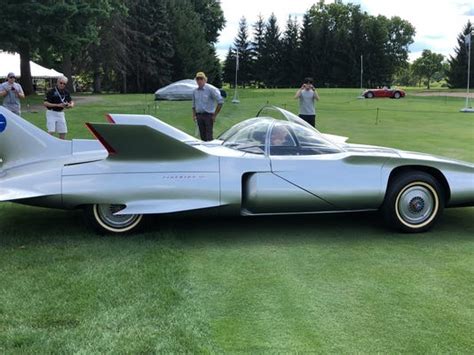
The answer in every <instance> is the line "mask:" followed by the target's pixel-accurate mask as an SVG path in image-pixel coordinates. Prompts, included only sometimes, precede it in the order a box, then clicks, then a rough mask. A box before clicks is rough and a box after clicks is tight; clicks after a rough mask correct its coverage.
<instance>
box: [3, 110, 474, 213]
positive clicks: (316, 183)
mask: <svg viewBox="0 0 474 355" xmlns="http://www.w3.org/2000/svg"><path fill="white" fill-rule="evenodd" d="M0 115H1V116H0V119H1V117H3V118H4V119H6V127H5V129H4V130H3V132H0V158H1V159H2V160H1V165H0V201H13V202H20V203H27V204H31V205H40V206H47V207H55V208H64V209H73V208H78V207H81V206H84V205H89V204H102V203H103V204H123V205H125V206H126V208H125V209H123V210H121V211H120V212H118V214H155V213H174V212H181V211H191V210H198V209H208V208H216V207H218V208H222V210H223V211H225V212H226V213H233V214H241V215H259V214H279V213H287V214H293V213H324V212H342V211H359V210H376V209H378V208H380V206H381V205H382V203H383V201H384V197H385V193H386V190H387V186H388V184H389V179H390V176H391V174H393V172H394V171H395V170H396V169H399V168H404V167H416V168H417V169H432V170H430V171H436V172H439V174H441V176H443V177H444V179H445V180H446V182H447V185H448V189H449V199H448V200H447V202H446V204H447V207H450V206H459V205H473V204H474V165H473V164H470V163H466V162H461V161H456V160H452V159H447V158H442V157H436V156H432V155H427V154H421V153H413V152H404V151H399V150H395V149H390V148H383V147H373V146H365V145H355V144H345V143H344V142H345V138H344V137H338V138H337V139H336V140H337V141H338V142H337V143H335V144H332V143H330V142H329V143H327V145H325V144H326V143H325V142H326V140H325V139H326V138H324V137H323V136H322V135H319V132H317V133H318V136H316V138H317V139H320V141H319V140H318V143H317V144H316V143H311V144H313V145H312V146H311V145H310V146H309V147H310V148H311V149H313V150H314V152H317V153H314V154H313V153H312V154H307V151H304V152H303V151H302V155H299V154H300V153H299V152H298V151H296V153H295V150H294V149H293V150H292V151H291V153H290V154H288V155H286V154H280V153H279V154H277V155H273V154H272V147H271V143H270V131H271V129H272V127H274V126H275V125H277V124H279V123H277V122H278V120H274V119H270V118H265V119H263V118H262V119H261V120H260V119H253V121H252V122H254V123H258V124H261V123H262V122H266V124H267V125H268V127H267V128H266V129H267V131H265V132H266V133H265V134H264V135H263V137H264V138H265V139H266V140H265V142H264V144H262V145H260V146H259V145H258V144H256V143H255V142H254V143H253V145H252V144H250V145H248V144H247V143H248V142H247V140H242V141H237V143H238V144H237V145H235V142H234V143H232V144H227V143H228V142H229V141H230V140H225V139H222V140H215V141H212V142H202V141H199V140H197V139H195V138H194V137H191V136H189V135H188V134H186V133H184V132H181V131H180V130H178V129H176V128H174V127H172V126H170V125H168V124H166V123H164V122H162V121H160V120H158V119H156V118H154V117H152V116H145V115H110V117H109V121H110V122H111V123H110V124H90V128H91V130H92V131H93V133H94V134H95V135H96V137H97V138H98V140H73V141H60V140H58V139H56V138H54V137H52V136H50V135H48V134H47V133H45V132H43V131H41V130H40V129H38V128H37V127H35V126H34V125H31V124H30V123H28V122H26V121H25V120H23V119H22V118H20V117H19V116H16V115H15V114H13V113H11V112H9V111H7V110H5V109H3V108H2V107H0ZM249 121H250V120H249ZM287 124H288V125H289V126H288V127H290V128H294V129H295V132H296V131H297V130H300V129H301V127H296V126H294V125H299V124H300V123H299V122H289V123H287ZM308 129H309V128H304V130H303V131H304V132H309V131H307V130H308ZM229 131H230V130H229ZM243 131H244V130H243V129H236V130H235V132H243ZM239 134H240V133H239ZM315 134H316V133H315ZM223 136H225V134H224V135H223ZM316 138H315V139H316ZM99 141H100V143H99ZM18 142H22V143H21V144H19V143H18ZM101 143H102V144H101ZM242 143H245V144H247V145H245V144H242ZM239 144H240V145H239ZM104 147H105V148H106V149H107V150H106V149H104Z"/></svg>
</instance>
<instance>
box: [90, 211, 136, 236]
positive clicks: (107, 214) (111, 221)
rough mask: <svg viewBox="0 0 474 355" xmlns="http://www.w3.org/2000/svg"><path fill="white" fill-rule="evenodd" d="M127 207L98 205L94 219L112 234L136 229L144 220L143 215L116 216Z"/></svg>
mask: <svg viewBox="0 0 474 355" xmlns="http://www.w3.org/2000/svg"><path fill="white" fill-rule="evenodd" d="M124 208H125V205H111V204H96V205H94V206H93V212H94V217H95V219H96V221H97V223H99V225H100V226H101V227H102V228H104V229H105V230H108V231H110V232H115V233H121V232H127V231H129V230H131V229H133V228H135V227H136V226H137V225H138V224H139V223H140V221H141V220H142V218H143V215H141V214H128V215H116V214H115V213H117V212H119V211H121V210H123V209H124Z"/></svg>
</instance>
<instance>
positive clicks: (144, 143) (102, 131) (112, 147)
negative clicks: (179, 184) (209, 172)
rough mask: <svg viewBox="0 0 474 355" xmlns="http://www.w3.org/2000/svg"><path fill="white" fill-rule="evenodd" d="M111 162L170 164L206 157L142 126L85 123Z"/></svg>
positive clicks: (170, 137) (177, 140)
mask: <svg viewBox="0 0 474 355" xmlns="http://www.w3.org/2000/svg"><path fill="white" fill-rule="evenodd" d="M87 127H88V128H89V129H90V130H91V132H92V133H93V134H94V136H95V137H96V138H97V139H98V140H99V141H100V142H101V143H102V145H103V146H104V147H105V148H106V149H107V151H108V152H109V157H108V159H111V160H148V161H170V160H188V159H196V158H202V157H206V156H207V154H206V153H204V152H203V151H201V150H199V149H197V148H195V147H193V146H191V145H189V144H187V143H185V142H182V141H180V140H179V139H176V138H175V137H172V136H169V135H167V134H165V133H163V132H160V131H158V130H156V129H154V128H151V127H149V126H144V125H134V124H132V125H130V124H110V123H87Z"/></svg>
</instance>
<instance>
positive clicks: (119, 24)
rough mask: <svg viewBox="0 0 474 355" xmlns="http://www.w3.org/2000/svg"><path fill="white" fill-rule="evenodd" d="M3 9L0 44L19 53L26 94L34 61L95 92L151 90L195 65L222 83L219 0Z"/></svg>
mask: <svg viewBox="0 0 474 355" xmlns="http://www.w3.org/2000/svg"><path fill="white" fill-rule="evenodd" d="M0 8H1V9H2V13H3V14H5V16H3V19H2V26H0V49H2V50H7V51H14V52H18V53H19V54H20V57H21V83H22V85H23V88H24V90H25V92H26V93H31V92H32V91H33V88H32V80H31V73H30V69H29V61H30V60H35V61H36V62H38V63H39V64H41V65H44V66H46V67H49V68H51V67H53V68H55V69H57V70H60V71H62V72H63V73H64V74H65V75H66V76H67V77H69V78H71V77H72V75H74V76H75V77H76V79H78V80H83V81H85V82H89V83H92V87H93V91H95V92H101V91H102V90H113V91H120V92H150V91H154V90H156V89H157V88H158V87H160V86H163V85H165V84H167V83H170V82H172V81H174V80H178V79H182V78H186V77H193V75H194V74H195V73H196V71H198V70H203V71H206V73H207V74H208V76H209V79H210V81H211V82H213V83H214V84H217V85H220V81H221V67H220V63H219V59H218V58H217V55H216V52H215V47H214V44H215V42H216V41H217V38H218V36H219V32H220V31H221V30H222V28H223V27H224V24H225V18H224V14H223V11H222V9H221V6H220V2H219V0H140V1H133V0H62V1H55V0H43V1H34V0H16V1H10V0H0ZM71 83H72V80H70V81H69V84H71Z"/></svg>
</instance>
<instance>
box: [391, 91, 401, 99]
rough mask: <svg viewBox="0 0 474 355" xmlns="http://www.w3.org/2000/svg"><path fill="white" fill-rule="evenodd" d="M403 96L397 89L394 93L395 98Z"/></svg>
mask: <svg viewBox="0 0 474 355" xmlns="http://www.w3.org/2000/svg"><path fill="white" fill-rule="evenodd" d="M401 96H402V94H400V92H399V91H395V93H394V94H393V98H394V99H399V98H400V97H401Z"/></svg>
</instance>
